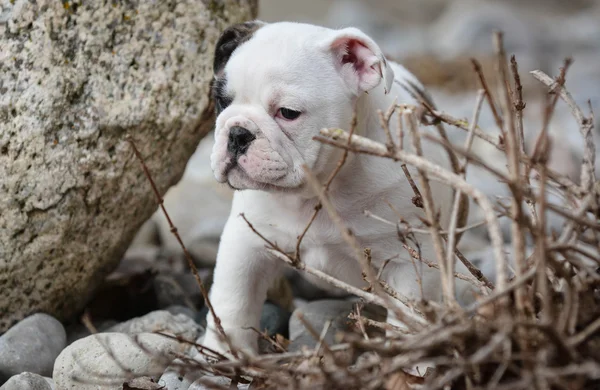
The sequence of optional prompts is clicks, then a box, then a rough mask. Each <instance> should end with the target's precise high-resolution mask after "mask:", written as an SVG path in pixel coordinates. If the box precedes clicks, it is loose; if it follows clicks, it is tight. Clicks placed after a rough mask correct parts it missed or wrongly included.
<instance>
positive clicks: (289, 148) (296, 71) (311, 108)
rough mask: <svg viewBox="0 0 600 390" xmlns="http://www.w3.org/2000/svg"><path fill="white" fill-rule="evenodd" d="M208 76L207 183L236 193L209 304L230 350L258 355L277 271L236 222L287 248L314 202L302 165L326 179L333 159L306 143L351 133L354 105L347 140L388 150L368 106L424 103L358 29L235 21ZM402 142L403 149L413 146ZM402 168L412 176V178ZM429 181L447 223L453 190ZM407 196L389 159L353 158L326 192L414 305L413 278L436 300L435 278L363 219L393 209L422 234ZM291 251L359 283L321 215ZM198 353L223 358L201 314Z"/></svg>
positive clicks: (379, 226)
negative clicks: (356, 138) (210, 136)
mask: <svg viewBox="0 0 600 390" xmlns="http://www.w3.org/2000/svg"><path fill="white" fill-rule="evenodd" d="M214 73H215V78H214V81H213V86H212V93H213V97H214V99H215V103H216V108H217V115H218V116H217V120H216V128H215V144H214V148H213V152H212V155H211V165H212V169H213V171H214V175H215V177H216V179H217V180H218V181H219V182H222V183H227V184H228V185H229V186H231V187H232V188H234V189H235V190H237V191H235V195H234V199H233V205H232V209H231V214H230V216H229V219H228V222H227V224H226V226H225V229H224V231H223V234H222V237H221V242H220V247H219V251H218V255H217V264H216V268H215V273H214V283H213V286H212V289H211V291H210V299H211V301H212V304H213V306H214V309H215V311H216V314H217V315H218V316H219V317H220V319H221V323H222V326H223V328H224V329H225V332H226V333H227V334H228V336H229V338H230V340H231V342H232V344H233V345H234V346H235V347H236V348H239V349H242V350H245V351H246V352H249V353H256V351H257V335H256V333H255V332H254V331H253V330H252V328H253V327H254V328H258V326H259V320H260V314H261V308H262V304H263V302H264V300H265V297H266V292H267V289H268V288H269V286H270V285H271V283H272V282H273V281H274V279H275V278H276V277H277V276H278V275H279V274H280V272H281V270H282V267H284V266H285V265H284V264H283V262H282V261H281V260H279V259H276V258H274V257H273V256H272V255H270V254H269V253H268V252H267V251H266V250H265V243H264V241H263V240H261V238H260V237H258V236H257V235H256V234H255V233H254V232H252V230H251V229H250V228H249V226H248V225H247V224H246V222H245V221H244V220H243V219H242V218H241V217H240V214H241V213H244V214H245V216H246V218H247V219H248V220H249V221H250V222H251V223H252V224H253V226H254V227H255V228H256V230H257V231H259V232H260V233H261V234H262V235H264V236H265V237H267V238H269V239H270V240H271V241H273V242H276V243H277V244H278V245H279V246H280V247H281V248H283V249H284V250H285V251H288V252H293V251H294V249H295V245H296V241H297V237H298V236H299V235H300V234H301V232H302V230H303V228H304V227H305V226H306V224H307V223H308V221H309V219H310V217H311V216H312V214H313V212H314V208H315V205H317V203H318V199H317V198H316V196H315V195H314V193H313V192H312V191H311V190H310V188H308V185H307V182H306V176H305V172H304V170H303V168H302V166H303V165H306V166H308V167H309V168H310V169H311V170H312V172H314V173H315V175H316V176H317V178H318V179H319V180H320V181H321V182H322V183H324V182H325V180H326V179H327V178H328V177H329V175H330V174H331V173H332V171H333V170H334V169H335V167H336V165H337V163H338V161H339V159H340V156H341V153H342V152H341V151H340V150H339V149H337V148H333V147H329V146H326V145H323V144H322V143H319V142H317V141H314V140H313V137H314V136H316V135H318V134H319V130H320V129H322V128H341V129H345V130H349V129H350V126H351V121H352V116H353V112H354V110H355V108H356V113H357V118H358V124H357V126H356V128H355V134H358V135H361V136H365V137H369V138H371V139H373V140H376V141H380V142H385V141H386V139H385V134H384V132H383V130H382V129H381V127H380V124H379V119H378V114H377V110H378V109H382V110H386V109H387V108H388V107H390V106H391V104H393V102H394V101H396V102H398V103H409V104H415V105H418V104H419V102H418V100H419V99H425V100H428V97H427V94H426V92H425V91H424V89H423V86H422V85H421V84H420V83H419V81H418V80H416V79H415V77H414V76H412V75H411V74H410V73H409V72H408V71H407V70H406V69H405V68H403V67H402V66H400V65H399V64H396V63H393V62H391V61H388V60H386V58H385V57H384V55H383V53H382V51H381V49H380V48H379V47H378V46H377V44H376V43H375V42H374V41H373V40H372V39H371V38H369V37H368V36H367V35H365V34H364V33H363V32H361V31H360V30H358V29H356V28H344V29H340V30H332V29H328V28H324V27H319V26H314V25H309V24H300V23H288V22H284V23H272V24H267V23H263V22H260V21H253V22H247V23H243V24H238V25H235V26H232V27H230V28H228V29H227V30H226V31H225V32H224V33H223V35H222V36H221V38H220V39H219V41H218V44H217V48H216V53H215V58H214ZM392 126H394V127H393V128H395V126H396V124H395V123H392ZM420 131H430V130H420ZM409 137H410V135H407V136H406V140H405V145H411V142H410V140H411V139H410V138H409ZM396 141H397V140H396ZM423 142H424V145H423V148H424V151H425V156H426V157H427V158H429V159H430V160H432V161H434V162H435V163H437V164H439V165H442V166H445V167H448V166H449V158H448V155H447V153H446V152H445V151H444V150H443V149H442V148H440V147H437V146H434V145H429V144H427V143H426V142H425V141H423ZM411 172H412V175H413V177H414V178H415V180H417V174H416V172H415V171H414V170H411ZM431 185H432V189H433V192H434V195H435V201H436V205H437V206H438V207H439V208H440V210H439V211H440V215H441V220H442V221H445V220H446V218H447V215H448V214H449V212H448V211H449V209H450V208H451V204H452V198H453V191H452V189H451V188H449V187H445V186H442V185H439V184H437V183H435V182H433V181H432V182H431ZM413 196H414V193H413V190H412V189H411V187H410V185H409V183H408V182H407V179H406V176H405V174H404V173H403V171H402V169H401V168H400V165H399V164H398V163H395V162H394V161H392V160H390V159H385V158H381V157H375V156H367V155H358V154H352V153H351V154H350V155H349V156H348V159H347V161H346V163H345V164H344V166H343V167H342V169H341V171H340V172H339V174H338V175H337V176H336V178H335V180H334V181H333V182H332V184H331V186H330V189H329V197H330V199H331V201H332V202H333V204H334V206H335V208H336V209H337V211H338V212H339V214H340V215H341V217H342V218H343V222H344V223H345V225H346V226H347V227H348V228H350V229H351V230H352V232H353V233H354V234H355V236H356V238H357V239H358V241H359V242H360V244H361V245H362V246H363V247H368V248H371V250H372V258H373V260H372V264H373V265H374V266H375V267H381V265H382V263H383V262H384V261H385V260H386V259H389V258H394V260H393V261H392V262H390V263H389V264H388V265H387V266H386V267H385V269H384V271H383V274H382V278H383V279H384V280H385V281H386V282H387V283H388V284H390V285H391V286H392V287H393V288H395V289H396V290H397V291H399V292H400V293H402V294H404V295H406V296H408V297H411V298H416V299H420V298H421V288H420V287H419V283H418V280H419V279H421V283H422V290H423V294H424V297H423V298H425V299H433V300H438V299H440V296H441V291H440V288H439V286H440V281H439V272H438V271H437V270H429V269H427V267H423V266H422V265H419V264H417V265H416V266H415V264H414V263H413V261H412V260H411V259H410V257H409V256H408V254H407V252H406V250H404V249H403V247H402V244H401V243H400V242H399V240H398V235H397V231H396V228H395V227H394V226H390V225H389V224H385V223H382V222H380V221H377V220H375V219H373V218H369V217H367V216H366V215H365V213H364V211H365V210H369V211H370V212H372V213H374V214H376V215H378V216H381V217H383V218H385V219H387V220H390V221H397V220H398V215H397V214H396V213H399V214H400V215H401V216H402V218H403V219H405V220H406V221H408V222H409V223H411V224H412V226H419V225H421V220H420V218H423V217H425V214H424V212H423V210H421V209H419V208H417V207H415V205H414V204H413V203H412V198H413ZM389 204H391V205H392V206H393V208H394V209H392V208H391V207H390V206H389ZM416 236H417V237H416V238H417V240H418V241H419V242H420V243H421V250H422V255H423V256H424V257H425V258H429V259H431V260H435V255H434V252H433V250H432V244H431V242H430V239H429V237H428V235H423V234H421V235H419V234H417V235H416ZM300 255H301V259H302V261H303V262H305V263H306V264H307V265H309V266H310V267H314V268H317V269H320V270H322V271H324V272H326V273H327V274H329V275H332V276H334V277H336V278H338V279H341V280H343V281H345V282H347V283H349V284H351V285H353V286H356V287H359V288H360V287H364V286H365V282H364V280H363V279H362V277H361V269H360V265H359V263H358V262H357V260H356V258H355V256H354V254H353V252H352V250H351V248H350V247H349V246H348V245H347V243H346V242H345V241H344V240H343V238H342V236H341V234H340V231H339V230H338V228H337V227H336V226H335V225H334V223H333V222H332V221H331V219H330V218H329V217H328V215H327V213H326V212H325V211H322V212H320V213H319V214H318V216H317V218H316V219H315V221H314V223H313V224H312V226H311V228H310V229H309V231H308V233H307V234H306V236H305V238H304V240H303V241H302V245H301V247H300ZM315 282H317V283H318V281H315ZM388 320H389V321H394V319H393V318H391V317H390V318H388ZM203 345H205V346H207V347H209V348H212V349H214V350H217V351H219V352H223V353H227V352H228V347H227V346H226V345H225V344H224V343H223V342H222V341H221V340H220V337H219V335H218V332H217V330H216V327H215V322H214V319H213V317H212V315H210V314H209V315H208V318H207V331H206V334H205V337H204V340H203Z"/></svg>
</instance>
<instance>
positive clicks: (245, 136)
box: [227, 126, 256, 156]
mask: <svg viewBox="0 0 600 390" xmlns="http://www.w3.org/2000/svg"><path fill="white" fill-rule="evenodd" d="M255 138H256V137H255V136H254V135H253V134H252V133H251V132H250V131H248V130H246V129H244V128H243V127H240V126H233V127H232V128H231V129H229V140H228V141H227V151H228V152H229V153H231V154H233V155H234V156H238V155H241V154H244V153H246V151H247V150H248V148H249V147H250V142H252V141H254V139H255Z"/></svg>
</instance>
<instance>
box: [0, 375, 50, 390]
mask: <svg viewBox="0 0 600 390" xmlns="http://www.w3.org/2000/svg"><path fill="white" fill-rule="evenodd" d="M0 390H52V386H50V384H49V383H48V381H47V380H46V378H44V377H42V376H40V375H38V374H34V373H32V372H24V373H22V374H19V375H15V376H12V377H10V379H9V380H8V381H7V382H6V383H5V384H3V385H2V386H0Z"/></svg>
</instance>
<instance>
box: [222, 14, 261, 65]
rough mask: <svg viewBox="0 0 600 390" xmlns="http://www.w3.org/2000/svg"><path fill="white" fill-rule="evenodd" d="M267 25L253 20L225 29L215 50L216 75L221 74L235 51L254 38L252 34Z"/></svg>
mask: <svg viewBox="0 0 600 390" xmlns="http://www.w3.org/2000/svg"><path fill="white" fill-rule="evenodd" d="M265 24H266V23H265V22H261V21H260V20H253V21H251V22H245V23H238V24H234V25H232V26H229V27H228V28H227V29H225V31H223V33H222V34H221V36H220V37H219V40H218V41H217V46H216V48H215V59H214V62H213V72H214V74H215V75H218V74H219V73H221V72H222V71H223V68H225V65H226V64H227V61H229V57H231V55H232V54H233V52H234V51H235V49H237V48H238V46H240V45H241V44H242V43H244V42H247V41H248V40H249V39H250V38H252V34H254V32H255V31H256V30H258V29H259V28H261V27H262V26H264V25H265Z"/></svg>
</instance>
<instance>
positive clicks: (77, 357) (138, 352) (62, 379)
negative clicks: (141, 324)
mask: <svg viewBox="0 0 600 390" xmlns="http://www.w3.org/2000/svg"><path fill="white" fill-rule="evenodd" d="M187 348H188V346H187V345H186V344H182V343H178V342H177V341H175V340H172V339H169V338H166V337H163V336H160V335H157V334H154V333H140V334H138V335H135V336H129V335H126V334H123V333H100V334H96V335H92V336H88V337H86V338H84V339H81V340H78V341H76V342H74V343H73V344H71V345H69V346H68V347H67V348H65V349H64V350H63V352H62V353H61V354H60V355H59V356H58V358H57V359H56V363H55V364H54V374H53V376H52V378H53V379H54V382H55V383H56V387H57V388H59V389H61V390H69V389H73V390H75V389H77V390H92V389H93V390H98V389H102V390H112V389H115V390H117V389H122V388H123V382H125V381H126V380H128V379H131V377H132V376H133V377H136V376H150V377H157V378H158V377H159V376H160V375H161V374H162V372H163V371H164V369H165V368H167V366H168V365H169V364H170V363H171V361H172V360H173V359H174V355H175V354H176V353H183V352H185V350H186V349H187ZM124 369H125V370H127V371H129V372H130V374H129V375H128V374H127V372H125V371H124Z"/></svg>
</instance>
